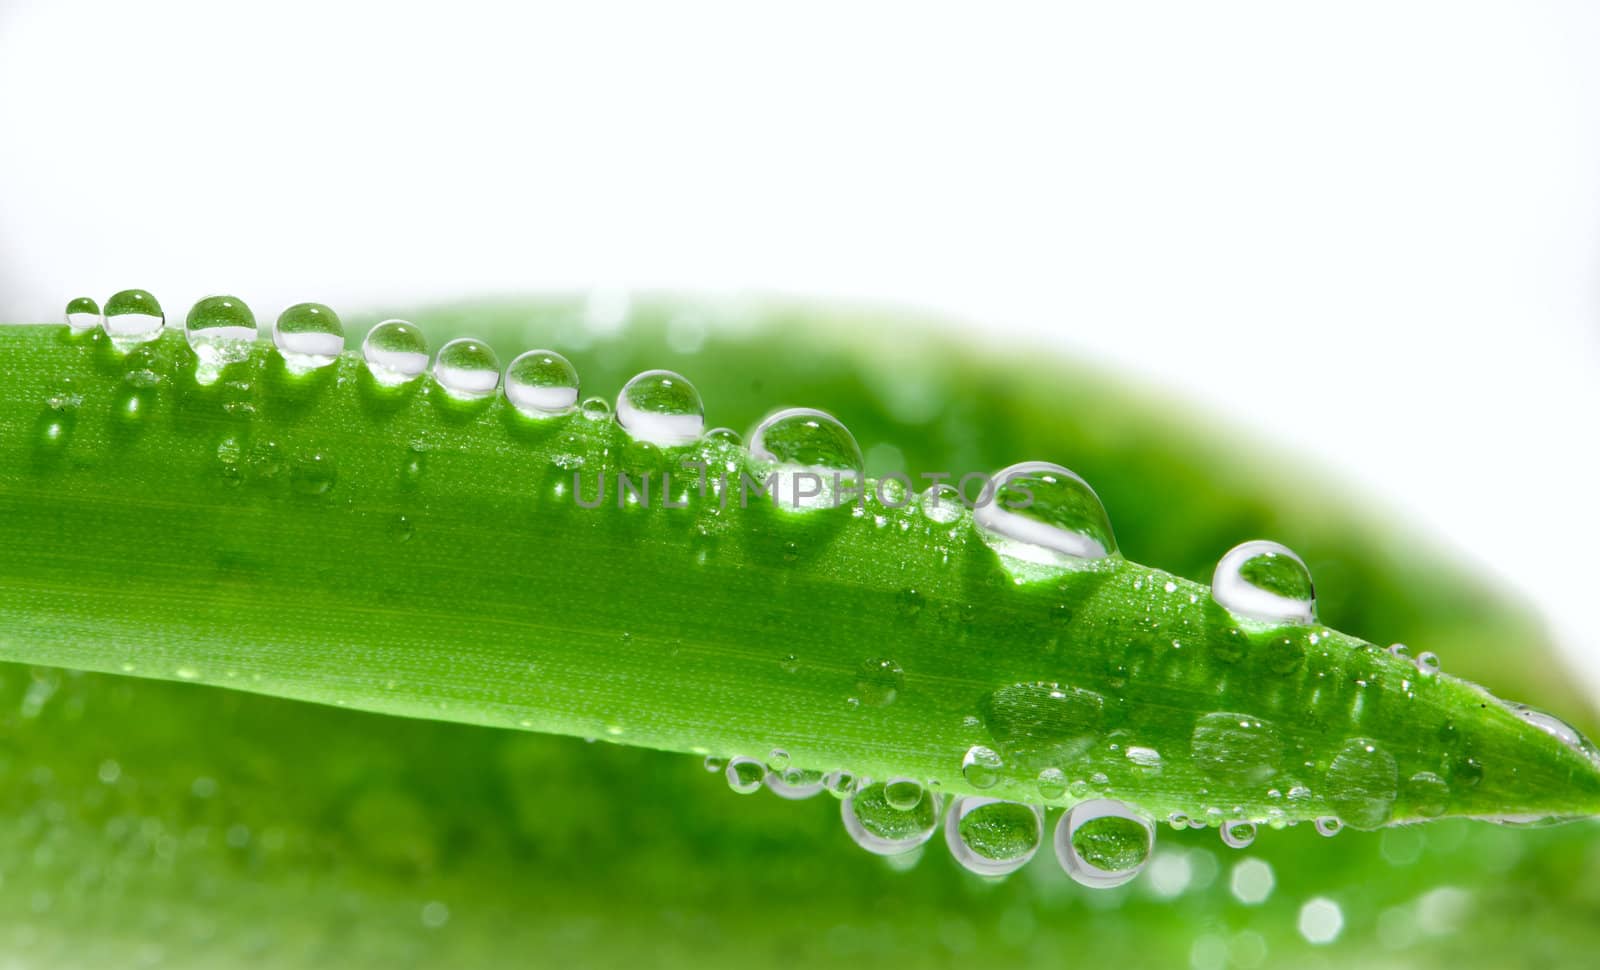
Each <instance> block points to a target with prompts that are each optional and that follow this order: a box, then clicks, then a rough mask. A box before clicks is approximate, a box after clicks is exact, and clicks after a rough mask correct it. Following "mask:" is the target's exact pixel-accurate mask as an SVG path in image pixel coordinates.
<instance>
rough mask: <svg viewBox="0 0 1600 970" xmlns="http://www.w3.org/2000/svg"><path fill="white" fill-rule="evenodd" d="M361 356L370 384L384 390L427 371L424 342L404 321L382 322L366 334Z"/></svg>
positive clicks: (417, 332) (423, 338) (412, 326)
mask: <svg viewBox="0 0 1600 970" xmlns="http://www.w3.org/2000/svg"><path fill="white" fill-rule="evenodd" d="M361 356H362V357H363V358H364V359H365V360H366V362H367V370H368V372H370V373H371V374H372V379H373V380H375V381H377V382H378V383H379V384H381V385H383V386H384V387H398V386H400V385H401V384H406V383H409V382H410V381H414V380H416V379H417V378H418V377H421V376H422V374H423V372H424V371H426V370H427V369H428V339H427V338H426V337H424V336H423V335H422V331H421V330H418V329H417V328H416V327H415V326H414V325H413V324H410V323H407V322H406V321H404V320H385V321H383V322H382V323H380V324H378V325H377V326H376V327H373V328H372V329H371V330H369V331H367V336H366V339H365V340H363V341H361Z"/></svg>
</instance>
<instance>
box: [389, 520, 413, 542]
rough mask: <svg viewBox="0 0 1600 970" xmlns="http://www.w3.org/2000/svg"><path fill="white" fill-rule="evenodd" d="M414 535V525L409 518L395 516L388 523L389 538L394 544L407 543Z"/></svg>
mask: <svg viewBox="0 0 1600 970" xmlns="http://www.w3.org/2000/svg"><path fill="white" fill-rule="evenodd" d="M416 534H417V527H416V524H415V523H413V522H412V521H411V519H410V517H409V516H404V515H397V516H395V517H394V518H393V519H392V520H391V521H390V522H389V537H390V538H391V539H393V540H394V541H396V542H409V541H410V540H411V537H412V536H414V535H416Z"/></svg>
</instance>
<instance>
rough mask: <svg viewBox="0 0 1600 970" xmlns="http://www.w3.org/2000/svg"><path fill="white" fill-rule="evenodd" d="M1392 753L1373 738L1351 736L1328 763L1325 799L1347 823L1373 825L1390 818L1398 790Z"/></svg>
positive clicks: (1366, 826)
mask: <svg viewBox="0 0 1600 970" xmlns="http://www.w3.org/2000/svg"><path fill="white" fill-rule="evenodd" d="M1398 784H1399V778H1398V769H1397V768H1396V766H1395V763H1394V757H1393V756H1392V755H1390V754H1389V752H1387V751H1385V750H1383V749H1382V748H1380V747H1378V743H1377V742H1376V741H1371V740H1368V739H1366V738H1352V739H1351V740H1349V741H1347V742H1345V745H1344V747H1343V748H1341V749H1339V753H1338V754H1337V755H1335V756H1334V758H1333V761H1332V763H1330V764H1329V765H1328V792H1327V799H1328V803H1329V804H1330V805H1332V806H1333V807H1334V809H1335V810H1336V811H1337V812H1338V813H1339V817H1340V818H1341V819H1343V820H1344V821H1345V823H1346V824H1348V825H1354V826H1355V827H1356V828H1360V829H1375V828H1377V827H1378V826H1380V825H1382V824H1383V823H1385V822H1387V821H1388V820H1389V813H1390V810H1391V809H1392V808H1393V807H1394V800H1395V796H1396V795H1397V794H1398V790H1397V787H1398Z"/></svg>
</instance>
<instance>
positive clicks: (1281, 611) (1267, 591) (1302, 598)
mask: <svg viewBox="0 0 1600 970" xmlns="http://www.w3.org/2000/svg"><path fill="white" fill-rule="evenodd" d="M1211 597H1212V599H1215V600H1216V601H1217V603H1218V604H1220V605H1221V606H1222V607H1223V608H1224V609H1226V610H1227V611H1228V612H1230V613H1233V614H1234V615H1236V616H1243V617H1248V618H1250V619H1252V620H1261V621H1264V622H1267V623H1311V622H1313V621H1314V620H1316V618H1317V605H1316V604H1317V599H1316V593H1315V591H1314V590H1313V588H1312V586H1311V571H1310V570H1309V569H1307V568H1306V564H1305V563H1304V562H1302V561H1301V559H1300V557H1299V556H1297V555H1295V554H1294V553H1293V552H1290V551H1289V550H1288V549H1287V548H1285V547H1284V546H1281V545H1279V544H1278V543H1276V542H1267V541H1265V540H1260V539H1258V540H1255V541H1253V542H1244V543H1240V544H1239V545H1237V546H1234V547H1233V548H1232V549H1230V550H1228V553H1227V554H1226V555H1224V556H1223V557H1222V559H1221V561H1219V562H1218V563H1217V570H1216V572H1215V573H1213V574H1212V576H1211Z"/></svg>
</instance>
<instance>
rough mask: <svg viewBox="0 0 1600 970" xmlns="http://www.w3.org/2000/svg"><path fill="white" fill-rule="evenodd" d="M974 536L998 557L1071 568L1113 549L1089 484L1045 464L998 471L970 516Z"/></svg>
mask: <svg viewBox="0 0 1600 970" xmlns="http://www.w3.org/2000/svg"><path fill="white" fill-rule="evenodd" d="M973 518H974V520H975V521H976V523H977V527H978V533H979V535H981V536H982V537H983V540H984V541H985V542H987V543H988V544H989V545H990V546H991V547H992V548H994V550H995V551H996V552H998V553H1000V554H1001V555H1003V556H1009V557H1011V558H1013V559H1019V560H1022V561H1024V562H1031V563H1038V564H1041V565H1072V564H1077V563H1082V562H1084V561H1086V560H1096V559H1102V558H1104V557H1106V556H1110V555H1113V554H1114V553H1116V551H1117V541H1116V539H1115V538H1114V537H1113V536H1112V534H1111V520H1110V519H1109V518H1108V517H1107V516H1106V509H1105V506H1104V505H1102V504H1101V502H1100V497H1099V496H1098V495H1096V494H1095V492H1094V489H1092V488H1090V487H1089V483H1088V482H1085V481H1084V480H1083V479H1082V478H1079V477H1078V476H1077V475H1076V474H1074V473H1073V472H1071V471H1068V470H1067V469H1065V468H1062V467H1061V466H1060V465H1054V464H1051V463H1050V462H1047V461H1028V462H1022V463H1021V464H1018V465H1012V466H1010V467H1009V468H1006V469H1003V470H1002V471H1000V472H998V473H997V474H996V475H995V476H994V478H993V479H991V480H990V481H989V483H988V484H987V485H985V486H984V489H983V494H982V495H981V496H980V497H979V499H978V504H977V508H976V509H975V510H974V512H973Z"/></svg>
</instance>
